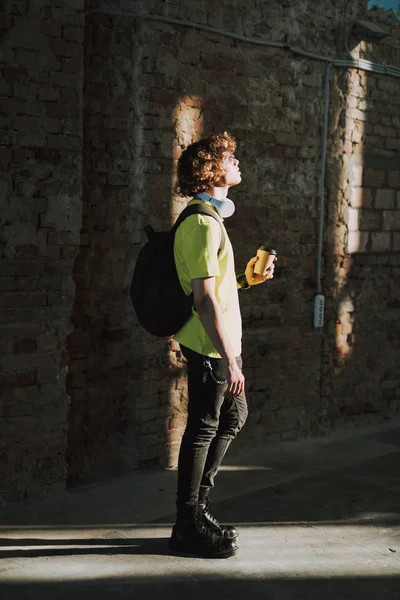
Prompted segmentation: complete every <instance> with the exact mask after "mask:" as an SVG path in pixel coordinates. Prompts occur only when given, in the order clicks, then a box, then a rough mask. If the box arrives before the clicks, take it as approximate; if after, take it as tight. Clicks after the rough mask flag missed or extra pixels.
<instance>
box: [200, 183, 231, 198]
mask: <svg viewBox="0 0 400 600" xmlns="http://www.w3.org/2000/svg"><path fill="white" fill-rule="evenodd" d="M228 190H229V187H228V186H226V187H212V188H209V189H208V190H205V192H206V194H210V196H213V198H217V200H223V199H224V198H227V197H228Z"/></svg>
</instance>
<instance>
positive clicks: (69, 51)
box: [50, 40, 82, 58]
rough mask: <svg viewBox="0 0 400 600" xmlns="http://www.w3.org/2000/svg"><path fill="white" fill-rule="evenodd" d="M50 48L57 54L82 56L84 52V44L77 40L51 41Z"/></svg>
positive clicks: (72, 56)
mask: <svg viewBox="0 0 400 600" xmlns="http://www.w3.org/2000/svg"><path fill="white" fill-rule="evenodd" d="M50 48H51V50H52V51H53V52H54V54H55V55H56V56H68V57H71V58H80V57H81V54H82V46H81V45H80V44H77V43H75V42H65V41H58V40H57V41H55V40H53V41H52V42H50Z"/></svg>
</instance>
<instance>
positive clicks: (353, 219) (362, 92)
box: [335, 69, 368, 357]
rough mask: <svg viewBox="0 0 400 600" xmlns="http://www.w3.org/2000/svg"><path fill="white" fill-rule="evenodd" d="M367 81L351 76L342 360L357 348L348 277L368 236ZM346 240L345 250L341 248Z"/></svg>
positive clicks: (341, 261)
mask: <svg viewBox="0 0 400 600" xmlns="http://www.w3.org/2000/svg"><path fill="white" fill-rule="evenodd" d="M366 93H367V77H366V73H365V72H364V71H358V70H356V69H353V70H350V71H349V72H348V80H347V94H346V114H345V128H344V139H343V174H342V175H343V183H344V186H343V189H344V192H343V199H342V202H341V206H340V208H339V214H338V222H339V223H340V225H339V227H340V228H341V229H342V232H343V233H342V235H340V236H338V238H337V240H338V247H337V248H336V256H337V257H338V264H337V267H336V273H335V282H336V285H337V297H338V298H339V303H338V314H337V321H336V347H337V350H338V353H339V355H340V356H342V357H347V356H349V355H351V353H352V348H353V345H354V341H355V338H354V333H353V327H354V320H355V307H354V303H353V300H352V298H351V297H350V295H349V293H348V277H349V272H350V269H351V266H352V254H355V253H358V252H363V251H364V250H365V245H366V240H368V234H367V233H366V232H363V231H362V209H363V205H364V189H363V155H364V134H365V122H366V118H367V117H366V115H367V113H366V108H367V101H366ZM339 240H343V243H344V247H341V248H340V247H339V243H340V242H339Z"/></svg>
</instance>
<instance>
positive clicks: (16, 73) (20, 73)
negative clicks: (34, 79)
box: [3, 65, 26, 81]
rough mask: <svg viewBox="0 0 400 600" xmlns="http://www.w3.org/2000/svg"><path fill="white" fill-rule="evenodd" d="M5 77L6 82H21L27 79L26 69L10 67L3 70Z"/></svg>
mask: <svg viewBox="0 0 400 600" xmlns="http://www.w3.org/2000/svg"><path fill="white" fill-rule="evenodd" d="M3 77H4V79H5V80H6V81H21V79H23V78H25V77H26V69H23V68H21V67H12V66H11V65H8V66H6V67H4V68H3Z"/></svg>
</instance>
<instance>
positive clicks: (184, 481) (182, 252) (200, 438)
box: [170, 132, 274, 558]
mask: <svg viewBox="0 0 400 600" xmlns="http://www.w3.org/2000/svg"><path fill="white" fill-rule="evenodd" d="M235 150H236V141H235V139H234V138H233V137H231V136H230V135H229V134H228V133H226V132H225V133H224V134H219V135H212V136H210V137H208V138H205V139H202V140H200V141H199V142H196V143H195V144H192V145H190V146H189V147H188V148H187V149H186V150H185V151H184V152H183V153H182V156H181V157H180V159H179V162H178V180H177V191H178V193H179V194H180V195H182V196H193V200H191V201H190V202H189V205H190V204H192V203H195V202H197V203H199V202H200V203H207V205H208V206H210V205H211V206H212V207H213V208H214V209H215V211H216V213H217V215H218V217H219V220H220V222H218V221H217V220H215V219H214V218H213V217H211V216H208V215H204V214H194V215H191V216H189V217H187V218H186V219H185V220H184V221H183V223H181V225H179V227H178V229H177V231H176V234H175V242H174V256H175V263H176V267H177V271H178V276H179V280H180V283H181V285H182V287H183V289H184V291H185V292H186V293H187V294H189V293H190V292H191V291H192V290H193V296H194V309H193V313H192V316H191V317H190V319H189V320H188V321H187V323H186V324H185V325H184V326H183V327H182V328H181V329H180V330H179V332H178V333H177V334H176V335H175V339H176V340H177V341H178V342H179V344H180V347H181V351H182V353H183V355H184V356H185V358H186V361H187V369H188V393H189V402H188V421H187V426H186V430H185V433H184V436H183V438H182V444H181V448H180V454H179V462H178V490H177V521H176V524H175V525H174V528H173V531H172V536H171V539H170V547H171V549H173V550H175V551H178V552H189V553H192V554H196V555H199V556H203V557H221V558H226V557H229V556H232V555H234V554H235V552H236V551H237V548H238V546H237V536H238V533H237V531H236V529H235V528H234V527H232V526H227V525H220V524H219V523H218V521H217V520H216V519H215V517H213V515H212V514H211V512H210V505H209V502H208V495H209V492H210V490H211V488H212V487H213V486H214V478H215V476H216V474H217V471H218V468H219V466H220V465H221V462H222V459H223V457H224V455H225V453H226V451H227V449H228V446H229V444H230V443H231V441H232V440H233V439H234V438H235V437H236V435H237V433H238V432H239V431H240V429H241V428H242V426H243V425H244V423H245V421H246V417H247V404H246V397H245V391H244V376H243V373H242V361H241V337H242V324H241V315H240V308H239V299H238V289H239V288H241V287H242V288H245V289H246V288H248V287H249V286H251V285H257V284H259V283H262V282H263V281H266V280H267V279H271V278H272V277H273V272H274V266H273V265H272V266H271V267H270V268H269V269H268V270H267V271H266V272H265V274H264V275H258V274H256V273H254V265H255V263H256V261H257V258H256V257H253V258H252V259H251V260H250V261H249V263H248V264H247V267H246V271H245V273H244V274H242V275H239V276H238V277H236V274H235V265H234V257H233V250H232V245H231V243H230V240H229V237H228V234H227V232H226V229H225V227H224V225H223V223H222V222H223V219H224V218H228V217H229V216H231V215H232V214H233V212H234V210H235V206H234V204H233V202H232V201H231V200H229V199H228V198H227V194H228V190H229V188H230V187H232V186H234V185H237V184H238V183H240V182H241V173H240V170H239V161H238V160H237V158H235V156H234V152H235Z"/></svg>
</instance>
